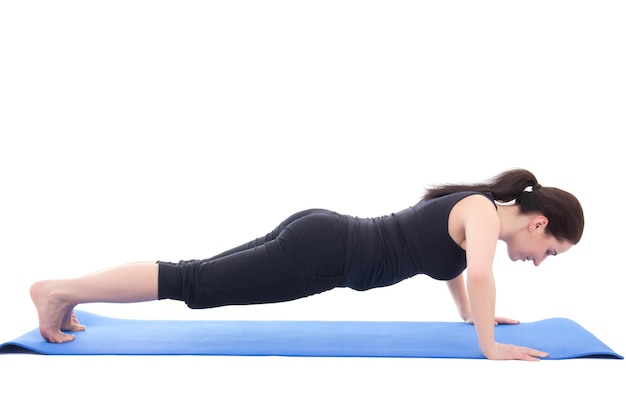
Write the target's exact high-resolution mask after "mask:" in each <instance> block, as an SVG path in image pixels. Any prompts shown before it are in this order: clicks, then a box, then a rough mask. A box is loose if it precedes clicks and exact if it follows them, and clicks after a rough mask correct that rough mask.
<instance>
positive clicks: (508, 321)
mask: <svg viewBox="0 0 626 417" xmlns="http://www.w3.org/2000/svg"><path fill="white" fill-rule="evenodd" d="M495 321H496V323H497V324H519V320H513V319H507V318H506V317H496V318H495Z"/></svg>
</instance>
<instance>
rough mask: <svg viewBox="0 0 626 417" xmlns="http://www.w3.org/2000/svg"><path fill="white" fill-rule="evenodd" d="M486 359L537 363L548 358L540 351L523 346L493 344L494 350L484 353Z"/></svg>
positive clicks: (545, 353) (546, 354)
mask: <svg viewBox="0 0 626 417" xmlns="http://www.w3.org/2000/svg"><path fill="white" fill-rule="evenodd" d="M484 354H485V356H486V357H487V359H490V360H510V359H513V360H522V361H538V360H540V359H542V358H546V357H547V356H548V353H547V352H542V351H541V350H537V349H533V348H529V347H525V346H517V345H508V344H504V343H497V342H496V344H495V348H494V349H493V350H492V352H487V353H484Z"/></svg>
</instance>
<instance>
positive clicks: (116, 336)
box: [0, 311, 623, 359]
mask: <svg viewBox="0 0 626 417" xmlns="http://www.w3.org/2000/svg"><path fill="white" fill-rule="evenodd" d="M76 315H77V317H78V318H79V320H80V321H81V322H82V323H83V324H84V325H86V326H87V330H86V331H84V332H77V333H76V339H75V340H74V341H72V342H69V343H62V344H53V343H48V342H46V341H44V340H43V338H42V337H41V336H40V334H39V330H38V329H34V330H32V331H30V332H28V333H26V334H24V335H23V336H21V337H18V338H17V339H15V340H13V341H11V342H7V343H3V344H1V345H0V353H38V354H47V355H222V356H309V357H388V358H390V357H396V358H465V359H482V358H483V355H482V354H481V352H480V349H479V347H478V344H477V341H476V334H475V332H474V327H473V326H471V325H467V324H464V323H459V322H402V321H380V322H379V321H256V320H250V321H241V320H219V321H210V320H208V321H207V320H136V319H120V318H112V317H106V316H102V315H97V314H93V313H88V312H85V311H76ZM495 332H496V339H497V340H498V341H499V342H501V343H513V344H517V345H523V346H532V347H534V348H536V349H540V350H543V351H546V352H549V353H550V356H549V358H548V359H573V358H590V357H595V358H615V359H623V356H621V355H618V354H617V353H615V352H614V351H613V350H611V349H610V348H609V347H608V346H607V345H605V344H604V343H603V342H601V341H600V340H599V339H598V338H596V337H595V336H594V335H593V334H591V333H590V332H588V331H587V330H586V329H584V328H583V327H582V326H580V325H579V324H577V323H576V322H574V321H572V320H569V319H564V318H552V319H547V320H541V321H536V322H530V323H521V324H517V325H499V326H496V328H495Z"/></svg>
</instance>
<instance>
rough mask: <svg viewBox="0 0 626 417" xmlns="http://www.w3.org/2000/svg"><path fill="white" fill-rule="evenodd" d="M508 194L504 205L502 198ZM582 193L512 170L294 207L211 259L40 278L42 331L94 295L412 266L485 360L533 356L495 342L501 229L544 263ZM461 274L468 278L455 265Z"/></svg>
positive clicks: (303, 291)
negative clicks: (434, 286) (346, 211)
mask: <svg viewBox="0 0 626 417" xmlns="http://www.w3.org/2000/svg"><path fill="white" fill-rule="evenodd" d="M503 203H509V204H503ZM583 227H584V217H583V211H582V207H581V206H580V203H579V202H578V200H577V199H576V198H575V197H574V196H573V195H571V194H570V193H567V192H565V191H562V190H560V189H558V188H551V187H541V186H540V185H539V183H538V182H537V179H536V178H535V176H534V175H533V174H532V173H530V172H529V171H526V170H523V169H515V170H510V171H506V172H503V173H501V174H500V175H498V176H496V177H494V178H493V179H491V180H490V181H487V182H484V183H479V184H458V185H443V186H439V187H433V188H430V189H427V190H426V194H425V196H424V198H423V199H422V200H421V201H420V202H419V203H418V204H416V205H415V206H412V207H409V208H407V209H405V210H402V211H400V212H398V213H394V214H391V215H388V216H382V217H377V218H368V219H362V218H358V217H353V216H346V215H341V214H338V213H335V212H332V211H328V210H322V209H312V210H306V211H302V212H299V213H296V214H294V215H293V216H291V217H289V218H288V219H286V220H285V221H284V222H282V223H281V224H280V225H279V226H278V227H277V228H276V229H275V230H273V231H272V232H271V233H269V234H267V235H266V236H263V237H260V238H258V239H255V240H253V241H251V242H249V243H247V244H244V245H242V246H240V247H237V248H234V249H232V250H230V251H227V252H224V253H222V254H220V255H217V256H215V257H213V258H210V259H205V260H192V261H181V262H178V263H169V262H156V263H153V262H148V263H134V264H128V265H122V266H118V267H115V268H112V269H108V270H104V271H100V272H96V273H94V274H90V275H86V276H84V277H80V278H76V279H65V280H52V281H51V280H48V281H40V282H36V283H35V284H33V285H32V287H31V297H32V299H33V302H34V304H35V306H36V308H37V311H38V316H39V329H40V332H41V335H42V336H43V337H44V338H45V339H46V340H47V341H49V342H53V343H63V342H69V341H71V340H73V339H74V335H72V334H67V333H64V331H81V330H84V329H85V328H84V326H82V325H81V324H80V323H79V322H78V320H77V319H76V317H75V315H74V313H73V309H74V307H75V306H76V305H77V304H81V303H90V302H117V303H123V302H139V301H150V300H157V299H175V300H182V301H185V303H187V305H188V306H189V307H190V308H209V307H217V306H223V305H233V304H258V303H272V302H282V301H288V300H293V299H297V298H301V297H305V296H309V295H312V294H317V293H321V292H323V291H326V290H329V289H331V288H335V287H350V288H353V289H356V290H361V291H362V290H367V289H371V288H375V287H381V286H387V285H392V284H395V283H397V282H399V281H401V280H403V279H406V278H409V277H412V276H414V275H417V274H425V275H429V276H431V277H432V278H435V279H439V280H445V281H447V283H448V287H449V289H450V292H451V294H452V297H453V299H454V301H455V303H456V305H457V308H458V311H459V313H460V315H461V318H462V319H463V320H464V321H465V322H467V323H470V324H474V326H475V328H476V334H477V337H478V342H479V344H480V348H481V350H482V352H483V354H484V355H485V356H486V357H487V358H488V359H522V360H539V358H542V357H545V356H547V353H546V352H541V351H538V350H535V349H532V348H527V347H521V346H514V345H503V344H499V343H497V342H496V341H495V338H494V324H497V323H505V324H515V323H517V321H515V320H510V319H506V318H502V317H496V316H495V313H494V310H495V284H494V277H493V271H492V264H493V258H494V254H495V251H496V244H497V241H498V240H502V241H504V242H505V243H506V244H507V248H508V255H509V257H510V259H511V260H513V261H517V260H522V261H532V262H533V263H534V264H535V265H537V266H538V265H539V264H541V263H542V262H543V261H544V260H545V259H546V257H548V256H551V255H552V256H556V255H557V254H560V253H563V252H566V251H567V250H569V249H570V248H571V247H572V246H573V245H575V244H576V243H578V242H579V241H580V238H581V236H582V232H583ZM464 271H465V272H466V276H467V288H466V285H465V282H464V277H463V272H464Z"/></svg>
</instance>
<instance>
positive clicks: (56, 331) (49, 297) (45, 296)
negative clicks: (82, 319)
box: [30, 281, 85, 343]
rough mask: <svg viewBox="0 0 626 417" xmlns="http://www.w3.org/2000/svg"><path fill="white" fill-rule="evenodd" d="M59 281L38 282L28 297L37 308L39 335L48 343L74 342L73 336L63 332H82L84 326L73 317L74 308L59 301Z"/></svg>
mask: <svg viewBox="0 0 626 417" xmlns="http://www.w3.org/2000/svg"><path fill="white" fill-rule="evenodd" d="M58 283H59V281H39V282H36V283H34V284H33V285H32V286H31V287H30V296H31V298H32V300H33V303H34V304H35V307H36V308H37V315H38V317H39V333H41V336H42V337H43V338H44V339H46V340H47V341H48V342H50V343H65V342H71V341H72V340H74V335H71V334H67V333H63V332H62V331H61V330H65V331H82V330H85V326H83V325H81V324H80V323H79V322H78V319H77V318H76V316H75V315H74V306H73V305H71V304H67V302H64V301H62V300H61V297H60V296H59V293H58V291H56V287H57V285H58Z"/></svg>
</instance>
